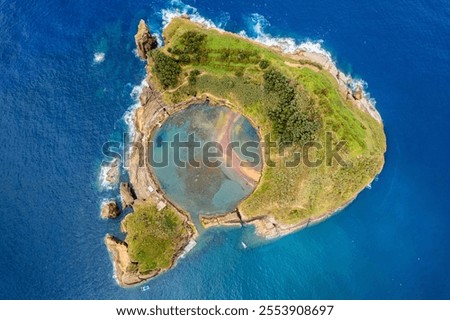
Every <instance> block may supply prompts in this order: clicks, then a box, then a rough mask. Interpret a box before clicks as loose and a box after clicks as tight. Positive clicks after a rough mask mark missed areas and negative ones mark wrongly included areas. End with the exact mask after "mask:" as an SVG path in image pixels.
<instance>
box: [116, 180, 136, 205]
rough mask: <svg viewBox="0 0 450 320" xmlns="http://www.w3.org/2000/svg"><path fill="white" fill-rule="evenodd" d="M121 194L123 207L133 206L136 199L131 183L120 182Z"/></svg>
mask: <svg viewBox="0 0 450 320" xmlns="http://www.w3.org/2000/svg"><path fill="white" fill-rule="evenodd" d="M120 196H121V197H122V207H123V208H124V209H125V208H128V207H131V206H132V205H133V203H134V200H135V199H136V196H135V195H134V192H133V190H132V189H131V185H130V184H129V183H128V182H122V183H121V184H120Z"/></svg>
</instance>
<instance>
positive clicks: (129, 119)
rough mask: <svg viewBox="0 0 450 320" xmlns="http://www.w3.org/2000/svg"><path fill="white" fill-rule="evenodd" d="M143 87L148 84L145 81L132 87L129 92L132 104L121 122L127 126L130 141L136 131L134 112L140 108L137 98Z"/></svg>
mask: <svg viewBox="0 0 450 320" xmlns="http://www.w3.org/2000/svg"><path fill="white" fill-rule="evenodd" d="M145 87H148V83H147V81H146V80H145V79H144V80H142V81H141V83H140V84H139V85H136V86H134V87H133V89H132V90H131V93H130V96H131V98H133V100H134V104H132V105H131V106H130V107H129V108H128V110H127V111H126V112H125V114H124V115H123V120H124V121H125V123H126V124H127V126H128V130H129V135H130V139H133V138H134V134H135V132H136V129H135V127H134V119H135V112H136V109H138V108H140V107H141V102H140V101H139V96H140V95H141V93H142V90H143V89H144V88H145Z"/></svg>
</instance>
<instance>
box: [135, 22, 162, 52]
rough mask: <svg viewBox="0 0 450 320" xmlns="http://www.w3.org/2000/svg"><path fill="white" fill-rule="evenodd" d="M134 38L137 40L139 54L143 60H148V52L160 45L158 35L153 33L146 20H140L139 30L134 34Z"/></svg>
mask: <svg viewBox="0 0 450 320" xmlns="http://www.w3.org/2000/svg"><path fill="white" fill-rule="evenodd" d="M134 40H135V41H136V47H137V53H138V56H139V57H140V58H141V59H143V60H147V53H148V52H150V50H153V49H156V48H157V47H158V42H157V41H156V37H154V36H152V35H151V33H150V29H149V28H148V26H147V24H146V23H145V21H144V20H141V21H140V22H139V26H138V31H137V33H136V35H135V36H134Z"/></svg>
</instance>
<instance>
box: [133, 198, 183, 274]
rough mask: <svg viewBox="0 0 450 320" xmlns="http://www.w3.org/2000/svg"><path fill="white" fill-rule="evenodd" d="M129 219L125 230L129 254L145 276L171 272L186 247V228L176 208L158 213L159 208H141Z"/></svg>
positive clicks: (147, 206)
mask: <svg viewBox="0 0 450 320" xmlns="http://www.w3.org/2000/svg"><path fill="white" fill-rule="evenodd" d="M134 209H135V210H134V213H132V214H130V215H129V216H127V218H126V220H125V228H126V230H127V237H126V239H125V241H126V242H127V244H128V253H129V255H130V258H131V260H132V261H135V262H138V265H137V267H138V268H139V272H140V273H142V274H145V273H148V272H150V271H153V270H159V269H167V268H169V267H170V266H171V265H172V259H173V257H174V256H175V254H176V253H177V252H178V250H179V249H180V247H181V246H182V245H183V240H184V239H185V238H186V237H185V236H186V232H187V231H186V228H185V226H184V223H183V221H182V219H181V218H180V216H179V215H177V214H176V213H175V212H173V211H172V209H169V208H167V207H166V208H164V209H163V210H161V211H157V210H156V206H155V205H146V206H137V207H136V208H134Z"/></svg>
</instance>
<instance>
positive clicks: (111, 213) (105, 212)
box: [101, 200, 120, 219]
mask: <svg viewBox="0 0 450 320" xmlns="http://www.w3.org/2000/svg"><path fill="white" fill-rule="evenodd" d="M119 215H120V209H119V206H118V205H117V202H116V201H115V200H109V201H107V202H105V203H103V205H102V213H101V217H102V218H103V219H115V218H117V217H118V216H119Z"/></svg>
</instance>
